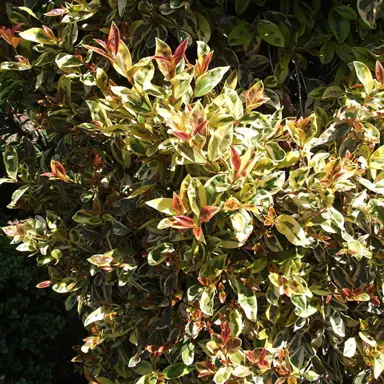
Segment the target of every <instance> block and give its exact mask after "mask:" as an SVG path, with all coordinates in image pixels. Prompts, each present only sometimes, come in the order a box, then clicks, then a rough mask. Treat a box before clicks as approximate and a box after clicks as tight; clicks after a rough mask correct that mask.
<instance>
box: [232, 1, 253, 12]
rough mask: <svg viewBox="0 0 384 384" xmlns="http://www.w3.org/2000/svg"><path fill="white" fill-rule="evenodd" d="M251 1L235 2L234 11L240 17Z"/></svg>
mask: <svg viewBox="0 0 384 384" xmlns="http://www.w3.org/2000/svg"><path fill="white" fill-rule="evenodd" d="M250 2H251V0H235V11H236V13H237V14H238V15H241V14H242V13H243V12H244V11H245V10H246V9H247V8H248V5H249V3H250Z"/></svg>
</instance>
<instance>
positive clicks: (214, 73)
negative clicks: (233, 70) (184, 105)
mask: <svg viewBox="0 0 384 384" xmlns="http://www.w3.org/2000/svg"><path fill="white" fill-rule="evenodd" d="M228 70H229V67H217V68H214V69H210V70H209V71H208V72H206V73H204V74H203V75H201V76H200V77H199V78H197V80H196V84H195V97H201V96H204V95H206V94H207V93H208V92H210V91H212V89H213V88H215V87H216V85H217V84H219V83H220V81H221V80H222V79H223V76H224V75H225V73H226V72H227V71H228Z"/></svg>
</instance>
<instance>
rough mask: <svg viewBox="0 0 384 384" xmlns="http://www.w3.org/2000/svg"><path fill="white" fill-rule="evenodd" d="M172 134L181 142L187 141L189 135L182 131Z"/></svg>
mask: <svg viewBox="0 0 384 384" xmlns="http://www.w3.org/2000/svg"><path fill="white" fill-rule="evenodd" d="M172 133H173V134H174V135H175V136H176V137H178V138H179V139H181V140H185V141H189V139H190V138H191V135H190V134H189V133H187V132H183V131H172Z"/></svg>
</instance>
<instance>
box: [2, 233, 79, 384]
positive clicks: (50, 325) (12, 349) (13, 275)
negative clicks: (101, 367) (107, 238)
mask: <svg viewBox="0 0 384 384" xmlns="http://www.w3.org/2000/svg"><path fill="white" fill-rule="evenodd" d="M0 244H1V254H0V295H1V298H2V300H1V304H0V317H1V323H0V335H1V336H0V382H1V383H4V384H15V383H16V384H37V383H43V382H44V383H47V384H49V383H60V382H63V381H62V380H68V376H69V377H71V378H73V377H72V375H71V374H70V372H71V371H73V369H74V368H73V367H71V366H70V360H71V343H75V340H76V337H75V335H76V336H77V337H81V336H80V335H81V331H80V328H79V326H78V325H77V324H78V323H77V321H76V318H75V316H74V314H71V315H70V316H68V315H65V311H63V302H62V299H61V297H55V296H54V295H53V294H52V293H50V292H46V291H42V290H39V291H37V292H36V291H35V290H33V288H34V286H35V285H36V284H37V283H38V282H40V281H41V279H42V275H44V273H43V271H42V270H41V269H40V270H38V269H36V268H33V261H32V260H27V259H25V258H23V257H20V254H19V253H18V252H16V251H15V250H14V247H11V246H9V245H8V244H7V240H6V238H5V237H0ZM44 272H45V271H44ZM76 327H77V329H78V331H77V332H73V330H74V328H76ZM70 330H71V333H70ZM57 340H61V342H60V344H58V343H57Z"/></svg>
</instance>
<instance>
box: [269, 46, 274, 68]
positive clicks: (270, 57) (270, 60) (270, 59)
mask: <svg viewBox="0 0 384 384" xmlns="http://www.w3.org/2000/svg"><path fill="white" fill-rule="evenodd" d="M268 56H269V64H271V69H272V73H273V74H275V70H274V68H273V65H272V56H271V46H270V45H269V44H268Z"/></svg>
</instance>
